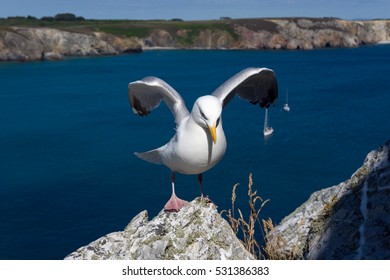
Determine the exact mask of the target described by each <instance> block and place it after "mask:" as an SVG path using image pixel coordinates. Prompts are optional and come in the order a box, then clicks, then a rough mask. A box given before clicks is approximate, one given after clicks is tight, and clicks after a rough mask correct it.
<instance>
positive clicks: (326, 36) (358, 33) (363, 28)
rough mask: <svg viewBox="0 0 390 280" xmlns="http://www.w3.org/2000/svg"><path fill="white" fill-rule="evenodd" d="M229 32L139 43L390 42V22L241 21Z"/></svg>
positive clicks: (160, 36) (158, 33) (302, 45)
mask: <svg viewBox="0 0 390 280" xmlns="http://www.w3.org/2000/svg"><path fill="white" fill-rule="evenodd" d="M226 24H227V25H229V26H231V27H233V29H234V32H235V36H233V35H232V34H231V32H228V31H226V30H221V29H218V28H215V29H209V28H205V29H203V30H201V31H199V32H197V33H196V34H194V32H191V31H190V30H186V29H181V30H178V31H176V32H172V31H171V32H169V31H168V30H163V29H159V30H155V31H154V32H152V34H150V36H147V37H145V38H139V42H140V44H141V45H142V46H143V47H145V48H147V47H166V48H203V49H305V50H308V49H314V48H327V47H357V46H360V45H365V44H377V43H381V42H389V41H390V20H377V21H345V20H338V19H329V18H324V19H312V18H290V19H242V20H231V21H228V22H226Z"/></svg>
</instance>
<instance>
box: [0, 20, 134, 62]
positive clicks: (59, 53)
mask: <svg viewBox="0 0 390 280" xmlns="http://www.w3.org/2000/svg"><path fill="white" fill-rule="evenodd" d="M129 51H134V52H138V51H141V46H140V45H139V44H138V43H137V42H136V41H135V40H134V39H131V38H120V37H116V36H113V35H110V34H104V33H91V34H82V33H75V32H68V31H62V30H57V29H52V28H26V27H7V28H0V61H30V60H58V59H62V58H63V57H64V56H98V55H115V54H118V53H123V52H129Z"/></svg>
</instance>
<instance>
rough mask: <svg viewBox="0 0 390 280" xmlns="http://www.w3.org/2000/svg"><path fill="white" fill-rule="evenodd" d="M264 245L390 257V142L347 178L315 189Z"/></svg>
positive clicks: (304, 252)
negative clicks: (330, 185) (328, 186)
mask: <svg viewBox="0 0 390 280" xmlns="http://www.w3.org/2000/svg"><path fill="white" fill-rule="evenodd" d="M282 244H283V245H282ZM268 246H272V248H274V249H275V250H279V254H280V255H285V254H286V252H283V251H285V250H287V254H289V255H294V256H295V258H298V259H382V260H385V259H387V260H388V259H390V141H389V142H387V143H385V144H384V145H383V146H381V147H380V148H378V149H377V150H374V151H372V152H370V153H369V154H368V155H367V157H366V159H365V161H364V164H363V166H362V167H360V168H359V169H358V170H357V171H356V172H355V173H354V174H353V175H352V177H351V178H350V179H349V180H347V181H345V182H343V183H340V184H339V185H336V186H333V187H330V188H327V189H323V190H320V191H318V192H315V193H313V194H312V195H311V196H310V198H309V199H308V201H306V202H305V203H304V204H303V205H301V206H300V207H298V208H297V209H296V210H295V211H294V212H293V213H292V214H290V215H289V216H287V217H286V218H284V219H283V221H282V222H281V223H280V224H279V225H278V226H277V227H276V228H275V230H274V232H273V234H272V237H271V238H270V239H269V244H268Z"/></svg>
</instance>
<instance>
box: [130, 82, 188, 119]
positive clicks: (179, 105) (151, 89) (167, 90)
mask: <svg viewBox="0 0 390 280" xmlns="http://www.w3.org/2000/svg"><path fill="white" fill-rule="evenodd" d="M128 96H129V102H130V105H131V108H132V109H133V112H134V113H135V114H137V115H140V116H146V115H148V114H149V113H150V112H151V111H152V110H153V109H154V108H156V107H158V105H160V103H161V100H164V102H165V103H166V104H167V106H168V108H169V109H170V110H171V112H172V114H173V116H174V117H175V122H176V124H177V125H178V124H179V123H180V121H181V120H182V119H183V118H184V117H186V116H188V115H189V111H188V109H187V107H186V106H185V104H184V100H183V98H182V97H181V96H180V94H179V93H178V92H177V91H176V90H175V89H173V88H172V87H171V86H170V85H168V84H167V83H166V82H164V81H163V80H161V79H159V78H156V77H146V78H144V79H142V80H139V81H135V82H131V83H130V84H129V95H128Z"/></svg>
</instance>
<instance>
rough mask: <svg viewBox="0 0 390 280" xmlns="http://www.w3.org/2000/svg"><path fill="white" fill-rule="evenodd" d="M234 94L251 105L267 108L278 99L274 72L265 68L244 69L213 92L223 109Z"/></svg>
mask: <svg viewBox="0 0 390 280" xmlns="http://www.w3.org/2000/svg"><path fill="white" fill-rule="evenodd" d="M235 94H237V95H238V96H240V97H241V98H243V99H245V100H247V101H249V102H250V103H252V104H259V105H260V106H261V107H262V108H264V107H265V108H268V107H269V106H270V105H271V104H273V103H274V102H275V101H276V99H277V98H278V83H277V81H276V77H275V73H274V71H272V70H271V69H267V68H246V69H244V70H242V71H241V72H239V73H237V74H236V75H234V76H233V77H231V78H230V79H229V80H227V81H226V82H224V83H223V84H222V85H221V86H219V87H218V88H217V89H216V90H215V91H214V92H213V95H214V96H215V97H217V98H218V99H219V100H220V101H221V102H222V104H223V107H224V108H225V106H226V105H227V104H228V103H229V102H230V100H232V98H233V97H234V95H235Z"/></svg>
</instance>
